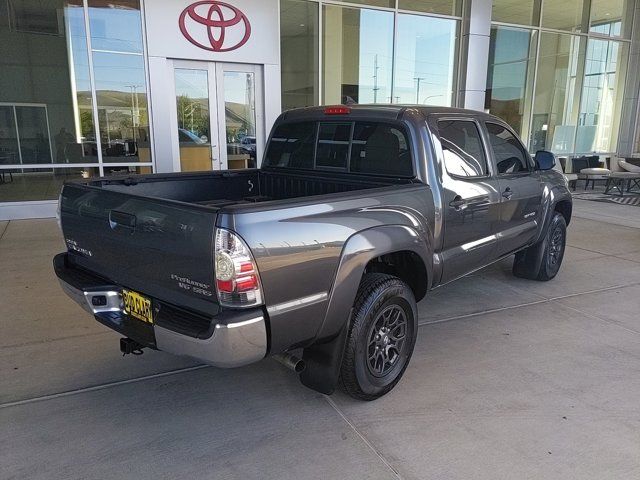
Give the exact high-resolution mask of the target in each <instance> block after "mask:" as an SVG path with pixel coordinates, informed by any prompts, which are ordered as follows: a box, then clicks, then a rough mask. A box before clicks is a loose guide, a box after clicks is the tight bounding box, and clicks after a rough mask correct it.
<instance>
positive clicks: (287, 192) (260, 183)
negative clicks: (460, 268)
mask: <svg viewBox="0 0 640 480" xmlns="http://www.w3.org/2000/svg"><path fill="white" fill-rule="evenodd" d="M281 170H282V169H281ZM410 182H411V180H408V179H394V178H388V177H387V178H381V177H371V176H364V175H363V176H361V177H360V176H356V175H353V174H346V175H344V174H343V175H342V176H341V175H340V174H336V173H335V172H319V171H314V172H309V173H308V174H305V173H304V172H300V171H299V170H298V171H269V170H242V171H238V172H232V171H224V172H199V173H193V174H185V173H180V174H167V175H157V174H156V175H153V176H135V177H125V178H121V179H118V178H107V179H101V180H96V181H92V182H89V183H88V184H89V185H91V186H96V187H100V188H103V189H105V190H110V191H115V192H120V193H126V194H128V195H136V196H142V197H152V198H161V199H165V200H175V201H180V202H185V203H193V204H199V205H204V206H208V207H214V208H215V207H217V208H221V207H225V206H230V205H237V204H242V203H256V202H265V201H272V200H284V199H290V198H291V199H293V198H301V197H308V196H313V195H324V194H330V193H340V192H352V191H355V190H365V189H370V188H379V187H385V186H389V185H393V184H396V183H397V184H401V183H410Z"/></svg>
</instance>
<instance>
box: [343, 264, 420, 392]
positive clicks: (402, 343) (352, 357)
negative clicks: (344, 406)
mask: <svg viewBox="0 0 640 480" xmlns="http://www.w3.org/2000/svg"><path fill="white" fill-rule="evenodd" d="M417 312H418V309H417V306H416V301H415V298H414V296H413V292H412V291H411V289H410V288H409V287H408V286H407V284H405V283H404V282H403V281H402V280H400V279H399V278H396V277H393V276H391V275H385V274H381V273H368V274H366V275H365V276H364V277H363V279H362V282H361V283H360V288H359V289H358V294H357V296H356V302H355V304H354V309H353V318H352V322H351V325H350V329H349V335H348V337H347V344H346V348H345V352H344V357H343V360H342V365H341V367H340V380H339V384H340V387H341V388H342V390H343V391H344V392H345V393H347V394H348V395H350V396H352V397H354V398H357V399H360V400H375V399H376V398H379V397H381V396H382V395H384V394H385V393H387V392H389V391H390V390H391V389H392V388H393V387H395V385H396V384H397V383H398V382H399V381H400V378H402V374H403V373H404V371H405V369H406V368H407V365H408V364H409V359H410V358H411V354H412V353H413V347H414V345H415V342H416V335H417V332H418V313H417Z"/></svg>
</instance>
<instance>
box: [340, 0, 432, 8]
mask: <svg viewBox="0 0 640 480" xmlns="http://www.w3.org/2000/svg"><path fill="white" fill-rule="evenodd" d="M344 1H346V2H348V3H361V4H362V5H373V6H374V7H389V8H394V7H395V6H396V2H395V0H344ZM423 1H424V0H423Z"/></svg>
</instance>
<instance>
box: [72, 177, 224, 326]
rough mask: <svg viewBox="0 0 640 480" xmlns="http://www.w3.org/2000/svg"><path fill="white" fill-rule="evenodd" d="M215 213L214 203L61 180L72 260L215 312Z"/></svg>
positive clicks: (165, 298)
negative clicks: (193, 202) (204, 204)
mask: <svg viewBox="0 0 640 480" xmlns="http://www.w3.org/2000/svg"><path fill="white" fill-rule="evenodd" d="M216 214H217V210H216V209H214V208H206V207H201V206H197V205H189V204H185V203H178V202H171V201H166V200H162V199H157V198H151V197H142V196H134V195H130V194H126V193H120V192H114V191H109V190H104V189H101V188H98V187H91V186H87V185H83V184H67V185H65V187H64V189H63V191H62V200H61V212H60V218H61V221H62V230H63V234H64V240H65V243H66V245H67V248H68V250H69V252H71V253H72V254H73V255H72V259H73V261H74V263H76V264H78V265H79V266H81V267H84V268H86V269H88V270H90V271H92V272H95V273H96V274H99V275H100V276H102V277H105V278H107V279H109V280H110V281H112V282H114V283H115V284H118V285H121V286H124V287H127V288H129V289H132V290H136V291H138V292H140V293H144V294H146V295H149V296H151V297H154V298H157V299H160V300H163V301H165V302H168V303H172V304H174V305H182V306H189V308H192V309H195V310H198V311H200V312H202V313H206V314H209V315H215V314H217V313H218V310H219V308H218V304H217V302H216V297H215V289H214V286H213V284H212V281H213V248H214V245H213V239H214V229H215V223H216Z"/></svg>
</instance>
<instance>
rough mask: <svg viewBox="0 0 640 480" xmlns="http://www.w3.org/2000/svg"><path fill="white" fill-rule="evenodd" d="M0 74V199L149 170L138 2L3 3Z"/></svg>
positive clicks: (38, 196) (53, 192)
mask: <svg viewBox="0 0 640 480" xmlns="http://www.w3.org/2000/svg"><path fill="white" fill-rule="evenodd" d="M87 26H88V28H87ZM0 72H2V73H1V74H0V202H13V201H35V200H53V199H56V198H57V196H58V194H59V191H60V186H61V185H62V182H63V181H64V180H66V179H69V178H86V177H89V176H94V175H100V174H112V173H118V172H127V173H128V172H138V171H151V165H152V164H151V154H150V149H149V143H148V142H149V128H148V114H147V82H146V74H145V67H144V59H143V52H142V23H141V15H140V6H139V3H138V2H137V0H136V1H133V0H117V1H112V2H109V3H105V2H99V1H93V0H90V1H89V2H88V7H85V5H84V4H83V2H82V1H81V0H51V1H49V2H46V3H44V4H43V3H42V2H39V1H36V0H19V1H8V2H2V3H0Z"/></svg>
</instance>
